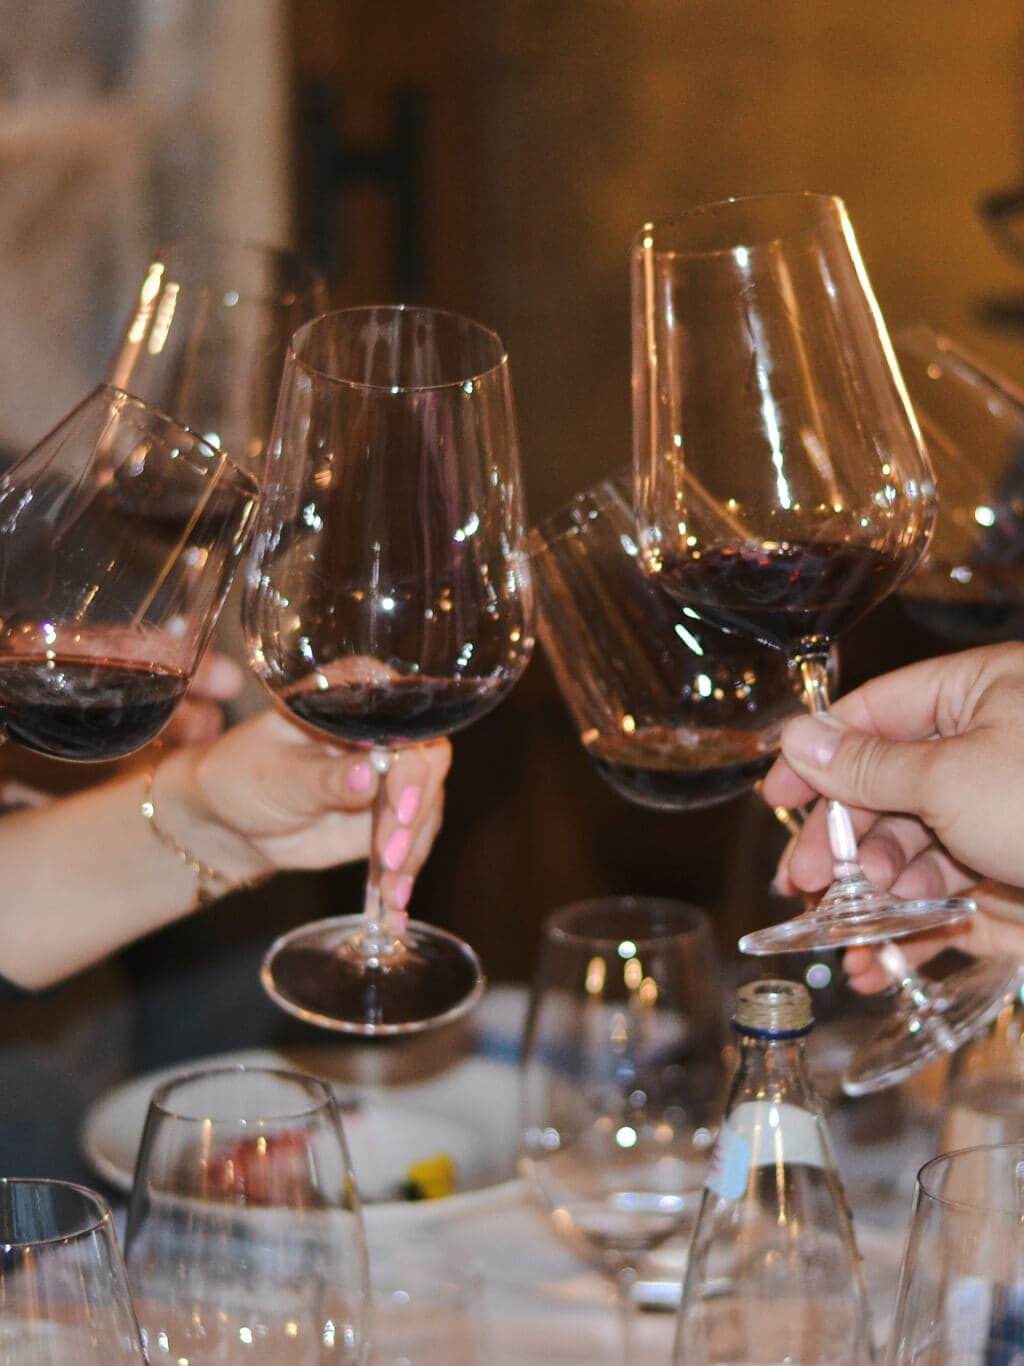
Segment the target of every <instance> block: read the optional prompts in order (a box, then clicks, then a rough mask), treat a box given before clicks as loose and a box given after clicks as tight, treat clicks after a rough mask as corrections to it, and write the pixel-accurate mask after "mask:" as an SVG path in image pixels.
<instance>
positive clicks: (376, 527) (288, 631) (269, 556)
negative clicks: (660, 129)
mask: <svg viewBox="0 0 1024 1366" xmlns="http://www.w3.org/2000/svg"><path fill="white" fill-rule="evenodd" d="M532 607H533V598H532V589H531V582H530V572H529V560H528V554H527V550H526V535H525V526H524V509H523V498H522V491H521V483H520V471H519V450H518V439H517V435H516V424H515V414H514V408H513V401H512V388H511V382H510V378H509V370H508V360H507V356H506V354H505V351H504V348H503V346H502V344H501V341H500V339H499V338H498V337H497V336H495V334H494V333H493V332H490V331H488V330H487V329H486V328H484V327H482V326H480V324H478V323H476V322H473V321H471V320H470V319H467V318H463V317H460V316H458V315H457V314H451V313H443V312H438V311H435V310H431V309H422V308H411V307H404V306H401V305H395V306H384V307H367V308H356V309H347V310H343V311H341V312H338V313H332V314H327V315H326V316H324V317H322V318H319V319H316V320H314V321H313V322H311V323H307V324H306V325H305V326H304V327H302V328H300V329H299V331H298V332H297V333H296V335H295V337H294V338H293V340H292V344H291V348H290V351H289V355H288V358H287V361H286V363H285V371H284V377H283V380H282V385H281V395H280V401H279V404H278V410H277V416H276V419H275V426H274V435H273V438H272V441H271V451H270V460H269V464H268V469H267V474H266V479H265V489H264V499H263V504H262V508H261V512H260V516H259V517H258V519H257V525H256V532H255V537H254V549H253V555H252V559H251V562H250V566H249V570H248V574H247V580H246V586H245V592H244V594H243V609H244V619H245V632H246V638H247V641H248V643H249V650H250V658H251V662H252V665H253V667H254V669H255V670H256V673H257V676H258V677H259V678H260V679H261V680H262V682H263V683H264V684H265V685H266V687H267V688H268V689H269V690H270V692H271V693H272V695H273V696H274V697H275V699H276V700H277V701H278V702H279V703H280V705H282V706H283V707H284V708H285V709H287V711H288V712H289V713H291V714H292V716H294V717H297V718H298V719H299V720H300V721H303V722H305V723H306V724H307V725H310V726H313V727H314V728H316V729H317V730H318V731H321V732H322V733H323V734H325V735H326V736H330V737H334V738H337V739H340V740H345V741H347V742H348V743H349V744H354V745H359V746H362V747H364V748H365V749H367V750H368V751H369V752H370V753H371V756H372V760H373V762H374V764H375V767H376V768H377V771H378V773H379V774H380V775H381V795H380V796H379V797H378V800H377V809H378V810H379V809H380V808H381V806H382V804H383V802H384V800H385V797H384V795H383V788H384V776H385V775H386V773H387V770H388V768H389V766H390V762H391V758H392V755H393V753H394V751H395V750H396V749H397V748H399V747H400V746H402V745H408V744H413V743H415V742H417V741H422V740H426V739H430V738H433V737H436V736H441V735H448V734H450V733H452V732H453V731H456V730H459V729H461V728H462V727H463V726H467V725H469V724H471V723H472V722H473V721H475V720H476V719H477V718H478V717H480V716H483V715H484V713H486V712H488V711H490V709H491V708H492V707H494V706H495V705H496V704H497V703H498V702H500V701H501V699H502V698H503V697H504V696H505V695H506V693H507V692H508V691H509V689H510V688H511V687H512V686H513V684H514V683H515V681H516V679H517V678H518V677H519V675H520V674H521V672H522V670H523V668H524V667H525V665H526V663H527V660H528V658H529V655H530V651H531V648H532V644H533V638H532ZM373 848H374V850H376V842H374V845H373ZM380 872H381V869H380V865H379V859H378V856H377V854H376V852H374V853H373V854H371V858H370V867H369V876H368V880H367V892H366V900H365V905H364V909H363V913H362V915H357V916H342V917H337V918H334V919H328V920H324V921H320V922H317V923H315V924H312V925H306V926H303V927H302V928H300V929H297V930H293V931H291V932H289V933H288V934H285V935H283V936H282V937H281V938H280V939H279V940H278V941H277V942H276V943H275V944H274V945H273V946H272V947H271V949H270V952H269V953H268V955H267V958H266V960H265V964H264V971H263V981H264V985H265V986H266V988H267V990H268V991H269V992H270V994H271V996H272V997H273V998H274V999H275V1000H276V1001H277V1002H278V1004H280V1005H281V1006H283V1007H284V1009H286V1010H288V1011H290V1012H291V1013H292V1014H295V1015H298V1016H300V1017H301V1018H302V1019H305V1020H308V1021H311V1022H312V1023H314V1024H318V1025H321V1026H322V1027H324V1028H328V1029H336V1030H341V1031H345V1032H349V1033H356V1034H399V1033H406V1032H408V1031H410V1030H417V1029H422V1028H424V1027H426V1026H427V1025H432V1024H436V1023H440V1022H442V1021H444V1020H448V1019H452V1018H454V1017H455V1016H456V1015H458V1014H460V1013H462V1012H463V1011H464V1010H466V1009H467V1008H468V1007H469V1006H470V1005H471V1004H472V1002H473V1001H474V1000H475V999H476V998H477V996H478V995H479V993H480V991H481V990H482V986H483V978H482V974H481V971H480V965H479V963H478V961H477V959H476V955H475V954H474V953H473V951H472V950H471V949H470V948H469V947H468V946H467V945H465V944H463V943H462V942H461V941H460V940H458V939H457V938H455V936H453V935H451V934H448V933H447V932H446V931H443V930H440V929H437V928H435V927H431V926H428V925H424V924H421V923H419V922H417V921H410V922H409V923H408V924H407V925H404V926H403V924H402V921H403V920H404V917H403V916H402V914H401V913H397V914H396V913H394V912H393V910H392V909H390V908H389V907H388V906H387V905H386V904H385V901H384V898H383V896H382V892H381V882H380Z"/></svg>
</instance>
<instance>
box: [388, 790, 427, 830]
mask: <svg viewBox="0 0 1024 1366" xmlns="http://www.w3.org/2000/svg"><path fill="white" fill-rule="evenodd" d="M421 797H422V793H421V792H420V790H419V788H418V787H407V788H404V789H403V791H402V795H401V796H400V797H399V799H398V806H397V807H396V808H395V810H396V811H397V812H398V819H399V820H400V821H401V823H402V824H403V825H412V823H413V820H414V818H415V816H416V812H417V811H418V810H419V809H420V800H421Z"/></svg>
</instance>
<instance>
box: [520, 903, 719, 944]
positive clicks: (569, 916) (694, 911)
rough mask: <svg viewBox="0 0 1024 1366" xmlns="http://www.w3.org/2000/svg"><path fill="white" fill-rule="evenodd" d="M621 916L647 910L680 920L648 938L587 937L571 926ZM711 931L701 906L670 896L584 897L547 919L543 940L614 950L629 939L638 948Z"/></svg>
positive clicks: (555, 911)
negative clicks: (593, 916)
mask: <svg viewBox="0 0 1024 1366" xmlns="http://www.w3.org/2000/svg"><path fill="white" fill-rule="evenodd" d="M602 910H606V911H609V912H612V913H614V912H619V913H621V914H623V915H624V916H625V917H629V916H631V915H633V914H634V913H640V912H642V911H645V910H649V911H652V912H653V911H660V912H662V913H665V912H668V914H669V915H670V916H671V917H673V918H674V919H676V920H677V923H676V924H669V925H666V927H665V929H664V930H661V931H659V932H657V933H651V932H648V933H645V934H632V933H629V934H626V933H623V934H609V933H608V932H604V933H601V934H596V933H587V932H585V931H583V930H581V929H579V928H578V927H575V926H574V925H573V924H572V922H573V921H576V920H578V919H580V918H581V917H582V916H584V915H586V914H588V913H589V912H600V911H602ZM710 931H711V917H710V916H709V915H708V913H707V911H705V910H704V909H703V907H701V906H697V905H696V904H695V903H694V902H691V901H682V900H681V899H679V898H678V897H670V896H644V895H642V894H639V893H638V894H636V895H632V896H631V895H621V896H620V895H615V894H609V895H607V896H593V897H582V898H580V899H579V900H578V901H569V902H567V903H566V904H565V905H564V906H559V907H557V909H555V910H554V911H552V912H551V913H550V915H548V917H547V919H546V921H545V923H544V937H545V938H547V939H548V940H550V941H553V942H557V943H561V944H592V945H594V946H595V947H596V946H598V945H607V946H608V947H609V948H611V949H614V948H615V947H616V946H617V945H618V944H620V943H621V942H622V940H623V939H624V938H628V939H629V940H630V942H631V943H634V944H638V945H646V944H654V943H664V942H665V941H666V940H670V939H671V940H683V939H694V938H699V937H701V936H707V935H709V934H710Z"/></svg>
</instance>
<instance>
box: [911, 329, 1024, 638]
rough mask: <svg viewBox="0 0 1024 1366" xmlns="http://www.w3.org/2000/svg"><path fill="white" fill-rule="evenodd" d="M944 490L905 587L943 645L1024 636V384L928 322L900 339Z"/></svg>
mask: <svg viewBox="0 0 1024 1366" xmlns="http://www.w3.org/2000/svg"><path fill="white" fill-rule="evenodd" d="M893 345H894V347H895V350H896V356H897V359H898V360H899V365H900V371H901V373H902V375H903V378H904V381H905V383H906V386H907V392H908V393H909V395H910V401H911V403H912V404H913V407H914V411H915V413H916V414H917V419H918V422H919V423H920V425H921V433H922V435H923V437H924V441H925V445H926V446H927V448H928V456H929V459H930V461H931V466H932V469H933V470H934V472H935V476H936V481H937V484H938V488H939V505H938V516H937V519H936V523H935V530H934V533H933V535H932V540H931V544H930V545H929V547H928V554H927V555H926V556H925V558H924V560H923V561H922V562H921V564H920V565H919V566H918V567H917V569H916V570H915V571H914V573H913V574H912V575H911V576H910V578H909V579H907V580H906V582H905V583H904V584H903V585H902V586H901V588H900V590H899V594H898V597H899V601H900V603H901V605H902V606H903V609H904V611H905V612H906V613H907V614H908V616H909V617H910V618H911V620H912V621H913V622H914V623H915V624H916V625H918V626H920V627H921V628H923V630H924V631H926V632H927V633H928V636H929V638H930V639H932V640H934V642H935V644H936V646H937V647H938V649H945V650H948V649H959V648H962V647H963V646H967V645H982V644H987V643H989V642H991V641H997V640H1019V639H1022V638H1024V553H1022V552H1024V391H1022V390H1021V389H1020V387H1019V386H1018V385H1016V384H1015V383H1014V382H1013V381H1012V380H1010V379H1008V378H1007V377H1006V376H1004V375H1001V374H1000V373H999V372H998V371H997V370H996V369H995V368H994V367H993V366H992V365H991V364H990V363H989V362H988V361H986V360H983V359H982V358H981V357H979V356H975V355H973V354H972V353H971V352H970V351H969V350H968V349H967V348H965V347H964V346H963V344H962V343H960V342H958V341H955V340H954V339H953V338H951V337H948V336H946V335H945V334H944V333H941V332H937V331H936V330H935V329H934V328H931V327H928V326H927V325H925V324H923V323H918V324H915V325H914V326H912V327H907V328H903V329H902V330H900V331H898V332H896V333H895V334H894V336H893Z"/></svg>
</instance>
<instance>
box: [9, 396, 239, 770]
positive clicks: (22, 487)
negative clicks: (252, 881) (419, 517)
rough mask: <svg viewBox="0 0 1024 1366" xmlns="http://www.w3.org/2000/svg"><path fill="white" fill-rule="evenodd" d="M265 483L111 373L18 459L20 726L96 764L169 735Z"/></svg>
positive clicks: (14, 546)
mask: <svg viewBox="0 0 1024 1366" xmlns="http://www.w3.org/2000/svg"><path fill="white" fill-rule="evenodd" d="M257 493H258V490H257V485H256V481H255V480H254V479H253V478H252V476H251V475H249V474H246V473H244V472H243V471H242V470H240V469H239V468H238V467H237V466H236V465H235V464H234V462H233V461H232V460H231V458H230V457H229V456H228V455H227V454H225V453H224V452H222V451H220V450H217V449H215V448H214V447H212V446H210V445H209V444H208V443H207V442H206V441H204V440H202V439H201V438H200V437H198V436H196V435H195V434H194V433H193V432H191V431H189V430H187V429H186V428H184V427H181V426H180V425H179V424H178V423H177V422H175V421H174V420H172V419H171V418H169V417H167V416H166V415H165V414H163V413H161V412H160V411H158V410H157V409H155V408H152V407H150V406H149V405H148V404H145V403H143V402H141V401H140V400H139V399H137V398H134V397H132V396H130V395H128V394H126V393H124V392H123V391H122V390H120V389H116V388H114V387H112V386H109V385H101V386H100V387H99V388H97V389H95V390H94V391H93V392H92V393H91V394H89V395H88V396H87V397H86V398H85V399H84V400H83V401H82V402H81V403H80V404H79V405H78V406H77V407H76V408H75V409H73V410H72V412H70V413H69V414H68V415H67V416H66V417H65V418H63V419H62V421H61V422H60V423H58V425H57V426H56V427H55V428H54V430H53V431H52V432H51V433H49V434H48V435H47V436H46V437H44V438H43V439H42V441H40V442H39V443H38V445H36V446H35V447H33V449H32V450H30V451H29V452H28V453H27V454H26V455H24V456H22V457H21V458H20V459H19V460H17V461H15V462H14V464H13V465H11V466H10V467H9V468H8V469H7V470H5V471H4V473H3V474H2V476H0V724H2V726H3V728H4V732H5V733H6V734H7V735H8V736H10V738H11V739H13V740H15V741H17V742H19V743H20V744H23V745H25V746H27V747H28V748H30V749H34V750H38V751H40V752H41V753H44V754H47V755H50V756H52V757H56V758H59V759H72V760H82V761H92V760H97V759H114V758H119V757H121V756H123V755H125V754H130V753H132V752H133V751H135V750H137V749H140V748H141V747H142V746H143V745H145V744H147V743H148V742H149V741H150V740H152V739H154V738H155V737H156V736H157V735H158V734H159V732H160V731H161V730H162V729H163V727H164V726H165V725H166V723H167V721H168V720H169V719H170V717H171V714H172V713H173V711H174V709H175V707H176V706H177V704H178V702H180V700H181V698H182V696H183V695H184V692H185V690H186V688H187V687H188V684H189V682H190V680H191V678H192V674H193V672H194V670H195V668H196V665H197V663H198V661H199V658H200V656H201V654H202V651H203V649H204V648H205V646H206V643H207V641H208V639H209V636H210V633H211V631H212V629H213V626H214V623H215V621H216V619H217V614H218V612H219V610H220V607H221V604H222V603H223V600H224V595H225V594H226V592H227V589H228V586H229V584H230V582H231V576H232V574H233V572H234V569H235V566H236V564H237V562H238V558H239V556H240V554H241V551H242V548H243V546H244V544H245V542H246V539H247V536H248V532H249V529H250V525H251V519H252V513H253V510H254V508H255V504H256V499H257ZM165 508H166V509H173V518H172V519H171V521H170V522H168V523H166V524H165V519H164V518H163V517H162V512H163V510H164V509H165ZM142 512H144V513H145V516H140V513H142ZM156 523H160V524H161V525H162V526H165V529H164V531H162V532H161V534H159V535H156V534H154V533H153V531H152V527H153V526H154V525H155V524H156Z"/></svg>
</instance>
